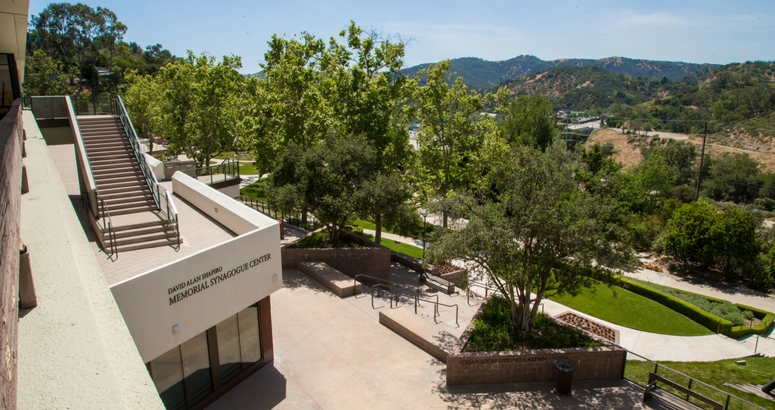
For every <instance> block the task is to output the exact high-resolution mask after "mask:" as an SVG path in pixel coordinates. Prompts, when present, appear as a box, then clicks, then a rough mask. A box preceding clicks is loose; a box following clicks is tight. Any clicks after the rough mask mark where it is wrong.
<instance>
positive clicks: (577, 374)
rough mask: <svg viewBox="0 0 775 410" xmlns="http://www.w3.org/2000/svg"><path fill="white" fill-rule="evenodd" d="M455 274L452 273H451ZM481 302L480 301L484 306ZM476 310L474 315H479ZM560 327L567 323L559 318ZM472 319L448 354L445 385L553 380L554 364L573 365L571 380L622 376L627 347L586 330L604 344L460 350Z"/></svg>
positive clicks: (610, 378)
mask: <svg viewBox="0 0 775 410" xmlns="http://www.w3.org/2000/svg"><path fill="white" fill-rule="evenodd" d="M453 273H454V272H453ZM483 305H484V304H482V306H483ZM479 309H480V310H479V312H477V314H476V315H475V316H474V318H476V316H479V315H480V314H481V306H480V307H479ZM555 321H557V323H559V324H560V325H562V326H570V325H568V324H565V323H563V322H561V321H558V320H556V319H555ZM473 323H474V320H471V323H470V324H469V325H468V328H467V329H466V331H465V332H464V333H463V335H462V336H461V337H460V339H459V340H458V343H457V345H456V346H455V349H454V351H453V352H452V353H451V354H450V355H449V357H447V385H449V386H455V385H466V384H501V383H536V382H553V381H555V380H556V379H557V367H556V366H557V363H559V362H565V363H571V364H573V366H574V367H575V369H574V372H573V380H614V379H617V380H618V379H621V378H623V377H624V366H625V361H626V360H627V349H625V348H623V347H621V346H618V345H616V344H614V343H611V342H610V341H608V340H606V339H604V338H602V337H600V336H597V335H595V334H592V333H589V332H586V331H584V330H582V331H583V332H584V333H586V334H587V335H588V336H589V337H591V338H593V339H595V340H597V341H598V342H600V343H602V344H603V346H601V347H595V348H592V349H583V348H574V349H536V350H522V351H513V352H471V353H466V352H463V348H464V347H465V345H466V343H467V342H468V337H469V334H470V332H471V330H472V328H473Z"/></svg>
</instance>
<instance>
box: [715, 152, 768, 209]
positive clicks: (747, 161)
mask: <svg viewBox="0 0 775 410" xmlns="http://www.w3.org/2000/svg"><path fill="white" fill-rule="evenodd" d="M760 166H761V165H760V164H759V163H758V162H756V160H754V159H753V158H751V157H750V156H748V154H743V153H732V154H730V153H724V154H722V155H720V156H718V157H715V158H713V160H712V161H711V162H710V165H709V173H710V176H709V178H707V179H706V180H703V183H702V193H703V195H705V196H707V197H708V198H712V199H714V200H716V201H732V202H736V203H746V204H747V203H752V202H753V201H754V200H755V199H756V198H758V196H759V189H760V181H761V170H760Z"/></svg>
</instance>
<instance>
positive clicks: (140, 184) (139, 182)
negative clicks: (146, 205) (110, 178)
mask: <svg viewBox="0 0 775 410" xmlns="http://www.w3.org/2000/svg"><path fill="white" fill-rule="evenodd" d="M132 188H137V189H138V190H143V191H145V192H147V193H148V194H149V195H150V194H151V190H150V189H148V185H146V184H145V180H144V179H142V178H135V179H132V180H126V181H124V182H114V183H106V184H98V186H97V189H99V190H100V195H110V194H120V193H122V192H126V191H127V190H130V189H132Z"/></svg>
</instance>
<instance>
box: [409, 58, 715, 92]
mask: <svg viewBox="0 0 775 410" xmlns="http://www.w3.org/2000/svg"><path fill="white" fill-rule="evenodd" d="M431 64H434V63H425V64H419V65H416V66H412V67H408V68H405V69H404V70H402V72H403V73H404V74H407V75H409V76H412V75H414V74H416V73H417V72H418V71H420V70H421V69H423V68H425V67H428V66H429V65H431ZM559 66H577V67H584V66H593V67H601V68H603V69H605V70H608V71H612V72H614V73H617V74H626V75H629V76H632V77H640V76H647V77H667V78H668V79H671V80H680V79H682V78H683V77H685V76H687V75H694V74H695V72H697V71H698V70H703V69H704V70H706V71H707V70H708V69H710V68H713V67H718V66H719V64H705V63H702V64H701V63H686V62H683V61H661V60H646V59H632V58H627V57H618V56H613V57H606V58H600V59H589V58H561V59H556V60H541V59H540V58H538V57H536V56H533V55H525V54H522V55H518V56H516V57H514V58H510V59H508V60H502V61H488V60H484V59H481V58H478V57H462V58H455V59H451V60H450V68H449V71H450V72H452V73H455V75H454V76H453V78H455V77H463V82H464V83H465V84H466V85H467V86H468V87H469V88H473V89H489V88H491V87H493V86H496V85H498V84H500V83H501V82H503V81H506V80H510V79H514V78H519V77H522V76H525V75H529V74H533V73H536V72H539V71H543V70H546V69H549V68H553V67H559Z"/></svg>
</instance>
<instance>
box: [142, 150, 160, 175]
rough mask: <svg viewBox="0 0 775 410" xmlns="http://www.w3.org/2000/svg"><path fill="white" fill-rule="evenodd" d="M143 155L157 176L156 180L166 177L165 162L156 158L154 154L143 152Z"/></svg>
mask: <svg viewBox="0 0 775 410" xmlns="http://www.w3.org/2000/svg"><path fill="white" fill-rule="evenodd" d="M143 155H145V162H147V163H148V165H149V166H150V167H151V169H152V170H153V175H155V176H156V180H157V181H161V180H163V179H164V163H163V162H161V161H159V160H158V159H156V158H154V157H153V155H151V154H146V153H143Z"/></svg>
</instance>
